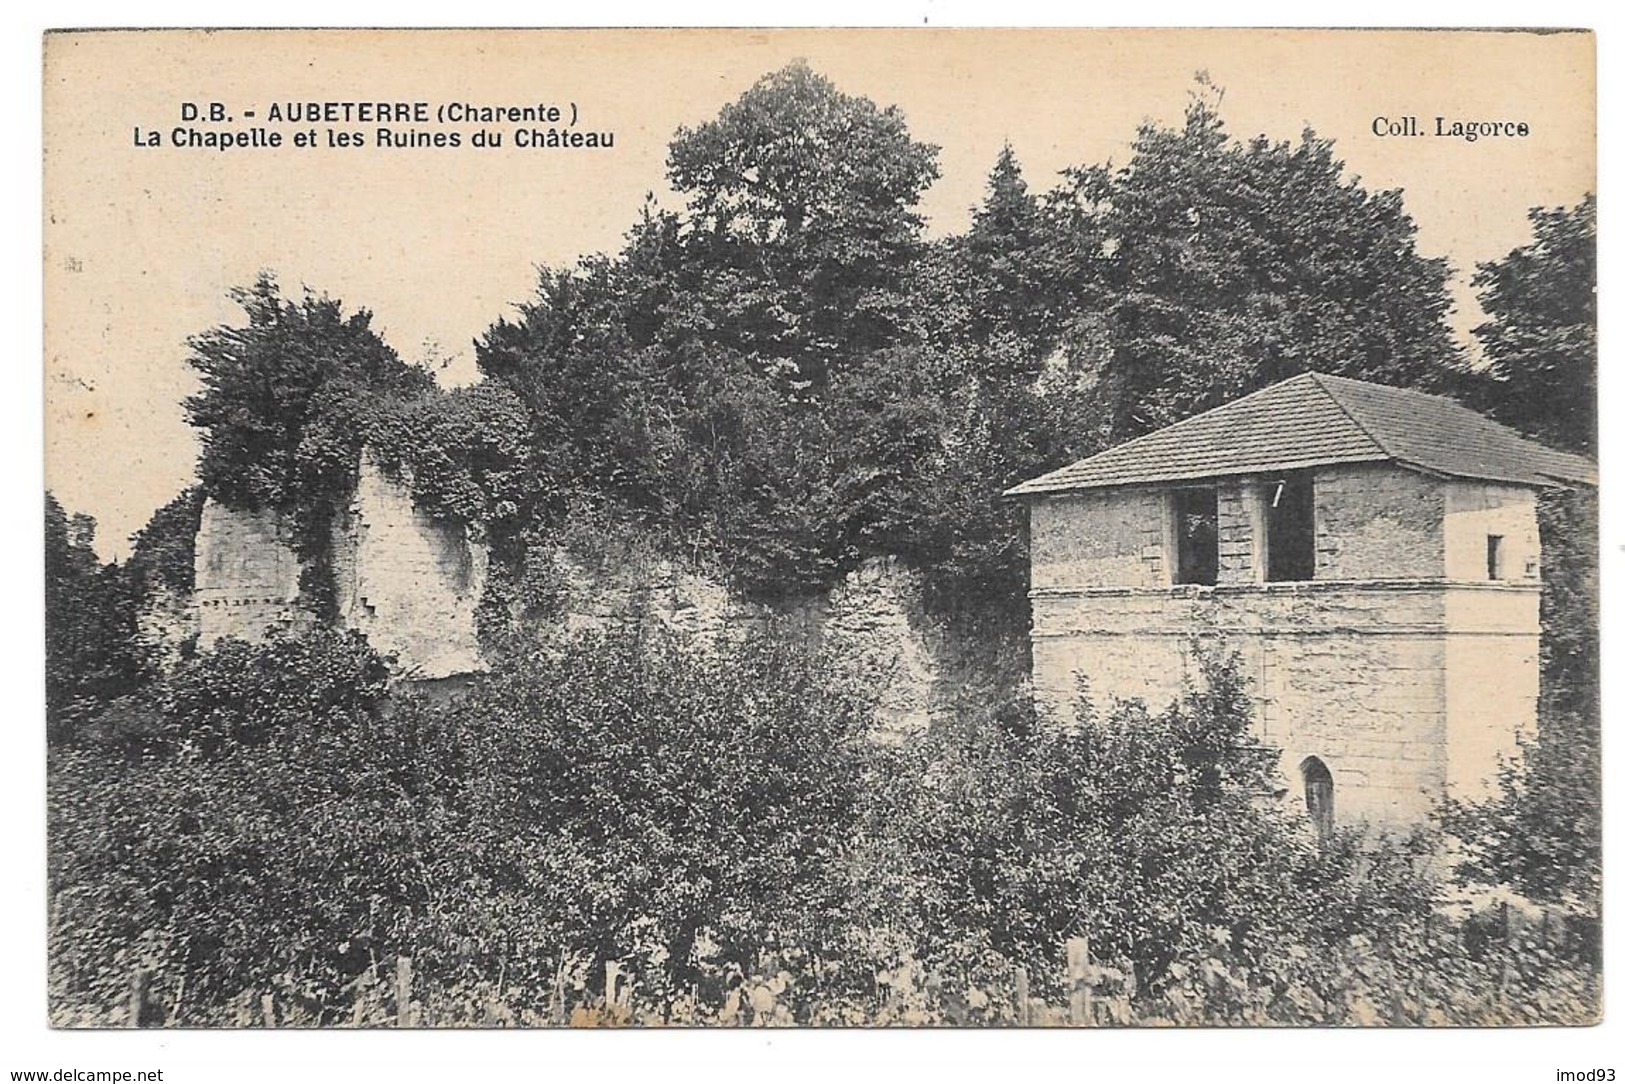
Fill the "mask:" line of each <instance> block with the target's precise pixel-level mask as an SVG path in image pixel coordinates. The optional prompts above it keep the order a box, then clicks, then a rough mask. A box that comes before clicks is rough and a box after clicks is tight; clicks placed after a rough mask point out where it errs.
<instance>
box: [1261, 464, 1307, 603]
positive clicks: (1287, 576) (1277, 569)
mask: <svg viewBox="0 0 1625 1084" xmlns="http://www.w3.org/2000/svg"><path fill="white" fill-rule="evenodd" d="M1264 534H1265V539H1264V554H1265V569H1264V579H1266V580H1267V581H1269V582H1270V583H1281V582H1292V581H1295V580H1312V579H1314V578H1315V486H1314V481H1313V479H1312V478H1311V476H1310V475H1309V473H1308V472H1307V471H1304V472H1300V473H1296V474H1289V475H1287V476H1285V477H1284V478H1277V479H1274V480H1272V481H1270V482H1267V483H1265V486H1264Z"/></svg>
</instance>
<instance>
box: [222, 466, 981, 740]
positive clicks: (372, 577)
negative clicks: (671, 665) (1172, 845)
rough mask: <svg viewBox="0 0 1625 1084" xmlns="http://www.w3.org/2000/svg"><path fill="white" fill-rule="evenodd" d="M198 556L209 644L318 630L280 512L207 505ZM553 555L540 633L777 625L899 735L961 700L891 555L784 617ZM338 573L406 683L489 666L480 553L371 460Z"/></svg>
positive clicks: (342, 528)
mask: <svg viewBox="0 0 1625 1084" xmlns="http://www.w3.org/2000/svg"><path fill="white" fill-rule="evenodd" d="M197 555H198V556H197V566H196V570H197V586H198V590H197V592H196V595H195V609H196V612H197V614H198V618H199V626H200V627H199V632H200V642H201V643H202V645H203V646H205V647H206V646H208V645H209V644H211V643H213V642H214V640H215V639H217V638H219V637H221V636H227V635H231V636H238V637H242V638H245V639H258V638H260V637H262V636H264V635H265V634H266V632H267V631H269V630H270V629H271V628H273V627H279V626H287V625H290V624H294V623H296V622H299V621H302V620H308V617H307V615H306V614H305V612H304V611H303V610H300V609H299V608H298V606H297V598H298V585H299V562H298V559H297V557H296V556H295V554H294V552H293V549H292V547H291V545H290V543H289V531H288V529H287V526H286V525H285V524H284V523H283V522H282V521H281V520H280V519H279V518H278V517H277V516H276V515H275V514H272V513H268V512H260V513H244V512H236V511H232V510H230V509H226V508H224V507H222V506H220V505H217V504H215V503H213V502H209V503H208V504H207V505H205V507H204V512H203V521H202V527H201V529H200V530H199V534H198V540H197ZM553 561H554V565H555V569H556V572H557V575H558V579H559V580H560V582H561V583H562V585H563V600H562V606H561V613H560V614H559V615H558V617H557V620H556V621H555V622H554V623H553V624H552V625H551V626H549V627H548V628H546V629H544V630H542V633H541V635H543V636H544V637H545V636H550V635H559V634H565V635H567V634H569V633H572V632H577V631H581V630H584V629H594V628H596V629H609V628H615V627H627V626H632V625H639V624H650V623H652V624H654V625H657V626H659V627H661V628H664V629H666V630H667V631H669V632H671V633H673V634H676V635H681V636H685V637H689V638H692V639H693V640H695V641H696V642H697V643H699V644H700V645H702V646H703V645H707V644H710V645H714V644H716V643H717V642H718V641H719V640H721V639H722V638H725V637H730V636H737V635H740V634H743V633H745V632H747V631H750V630H753V629H760V628H762V627H764V626H766V625H767V624H768V623H770V622H771V623H772V624H773V625H774V626H775V627H776V628H777V629H778V630H780V631H781V632H788V633H790V634H793V635H794V634H799V635H803V636H805V637H806V638H807V640H808V642H809V643H812V644H817V645H822V646H823V647H825V648H827V649H828V650H829V652H830V653H831V655H832V657H833V658H835V659H836V660H837V661H838V662H839V664H840V665H842V666H845V667H847V668H849V669H850V671H851V674H852V677H853V679H854V680H856V681H861V682H864V683H865V684H867V685H869V686H871V687H872V688H874V689H875V690H876V691H877V693H878V695H879V709H878V710H879V715H880V719H881V722H882V724H883V725H884V726H885V727H886V728H887V729H888V730H889V731H892V732H899V733H900V732H906V731H913V730H919V729H921V728H923V727H925V726H927V725H928V724H929V723H930V721H931V720H932V719H933V718H936V717H938V716H939V715H940V714H941V713H942V712H943V711H944V710H946V708H947V706H948V705H949V704H950V703H951V701H952V699H953V697H954V696H955V695H957V689H958V683H959V681H960V678H961V671H962V670H963V669H964V666H963V665H962V664H963V659H961V658H960V657H959V656H958V654H956V651H955V648H954V646H953V645H952V644H951V643H950V642H949V640H948V638H947V636H946V635H945V633H944V631H943V629H942V628H941V627H940V626H939V625H938V623H936V622H935V621H934V620H933V619H931V618H930V617H929V616H928V615H926V614H925V613H923V611H922V610H921V609H920V606H919V604H918V600H919V598H920V589H919V583H918V576H917V575H916V574H914V573H912V572H910V571H909V570H908V569H906V568H905V567H904V566H903V565H902V564H901V563H900V562H897V561H893V560H879V559H877V560H872V561H869V562H867V563H865V564H864V565H863V566H862V567H861V568H859V569H857V570H856V571H854V572H853V573H851V574H850V575H849V576H847V577H846V578H845V579H844V580H843V581H842V582H841V583H840V584H838V585H837V586H836V588H835V589H834V590H833V591H832V592H831V593H830V594H829V595H828V596H826V597H820V598H813V599H808V600H806V601H804V602H802V603H800V604H798V605H794V606H791V607H788V608H785V609H781V610H775V611H770V610H768V609H766V608H765V607H762V606H757V605H753V604H750V603H747V602H745V601H743V600H741V599H739V598H737V597H736V596H734V595H732V594H731V593H730V592H729V591H728V590H727V589H726V588H725V587H724V586H723V585H722V584H721V583H719V582H717V581H716V580H714V579H711V578H708V577H706V576H704V575H701V574H699V573H697V572H695V571H693V570H691V569H687V568H683V567H680V566H679V565H678V564H677V563H675V562H672V561H670V560H669V559H665V558H662V557H659V556H657V555H655V554H653V553H648V552H638V551H637V547H636V546H634V547H632V550H631V551H629V552H626V553H617V554H615V555H614V556H613V557H610V558H609V559H606V560H599V561H586V560H582V559H580V558H578V557H577V556H575V555H573V554H571V553H569V552H566V551H564V550H559V551H556V552H555V553H554V555H553ZM333 571H334V577H335V580H336V584H337V588H338V592H337V594H338V611H339V624H340V625H341V626H343V627H346V628H352V629H357V630H359V631H361V632H362V633H364V634H365V635H366V636H367V639H368V641H369V642H370V643H371V644H372V645H373V647H374V648H376V649H377V650H379V651H381V652H384V653H387V654H393V655H394V656H395V657H396V665H397V669H398V672H399V673H400V674H401V675H402V676H404V677H408V678H413V679H441V678H448V677H452V676H455V675H460V674H469V673H473V672H477V671H480V670H483V669H485V666H486V663H485V661H484V660H483V658H482V657H481V654H480V649H479V643H478V637H477V633H476V623H475V610H476V608H477V607H478V605H479V602H480V598H481V595H482V592H483V590H484V583H485V577H486V572H487V554H486V551H485V548H484V547H483V546H481V545H479V544H478V543H476V542H474V541H472V540H471V539H470V538H469V537H468V535H467V533H466V532H465V531H463V530H462V529H461V528H460V527H457V526H455V525H452V524H447V523H444V522H440V521H437V520H435V519H433V518H431V517H429V516H426V515H425V514H423V513H422V512H420V511H418V510H417V509H415V508H414V507H413V506H412V503H411V496H410V493H409V491H408V489H407V488H406V487H405V486H403V485H401V484H400V483H398V482H396V481H394V480H392V479H390V478H389V477H387V476H386V475H385V474H384V473H383V472H382V471H381V470H380V469H379V468H378V467H377V465H376V464H374V463H373V462H372V461H371V460H370V459H364V460H363V462H362V464H361V469H360V472H359V475H358V480H357V484H356V490H355V494H354V497H353V499H352V500H351V502H350V504H349V505H348V506H347V507H346V508H345V509H343V510H341V513H340V515H339V516H338V517H337V519H336V522H335V526H334V536H333Z"/></svg>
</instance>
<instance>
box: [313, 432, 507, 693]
mask: <svg viewBox="0 0 1625 1084" xmlns="http://www.w3.org/2000/svg"><path fill="white" fill-rule="evenodd" d="M486 564H487V555H486V550H485V547H484V546H482V545H480V544H479V543H477V542H474V541H473V540H471V539H470V537H469V535H468V532H467V531H466V530H465V529H464V528H463V527H462V526H461V525H460V524H456V523H449V522H446V521H442V520H437V519H434V518H433V517H431V516H428V515H426V514H425V513H423V512H421V511H419V510H418V509H416V508H414V507H413V506H412V496H411V493H410V492H409V490H408V489H407V488H406V487H405V486H404V485H402V484H400V483H398V482H396V481H393V480H391V479H390V478H388V477H387V476H386V475H385V474H384V472H383V471H382V470H381V469H380V468H379V467H378V465H377V464H376V463H375V462H373V460H372V459H371V457H370V456H365V455H364V456H362V459H361V466H360V470H359V471H358V473H357V478H356V487H355V494H354V497H353V498H352V500H351V502H350V505H349V507H348V508H347V509H346V510H345V512H344V514H342V515H340V516H339V517H338V518H337V521H336V522H335V524H334V533H333V565H334V576H335V579H336V580H337V584H338V608H339V622H340V624H342V625H343V626H344V627H346V628H351V629H356V630H358V631H360V632H362V633H363V634H365V635H366V637H367V641H368V642H369V643H371V644H372V646H373V647H374V648H375V649H376V650H378V651H380V652H383V653H385V654H392V655H394V656H396V659H397V662H398V663H399V665H400V666H401V669H402V671H403V673H405V674H407V675H410V676H412V677H418V678H443V677H450V676H451V675H454V674H466V673H472V672H475V671H478V670H483V669H484V668H485V663H484V661H483V660H482V659H481V658H480V649H479V638H478V635H477V632H476V625H475V620H474V611H475V609H476V608H477V607H478V606H479V602H480V596H481V593H482V592H483V591H484V588H485V573H486Z"/></svg>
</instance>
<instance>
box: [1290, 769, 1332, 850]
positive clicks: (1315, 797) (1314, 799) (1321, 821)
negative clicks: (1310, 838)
mask: <svg viewBox="0 0 1625 1084" xmlns="http://www.w3.org/2000/svg"><path fill="white" fill-rule="evenodd" d="M1298 770H1299V771H1300V772H1302V773H1303V801H1304V804H1305V805H1306V806H1308V808H1309V819H1310V820H1311V821H1313V822H1314V825H1315V832H1316V833H1318V834H1319V836H1320V838H1321V839H1323V840H1324V839H1326V838H1327V837H1328V836H1330V835H1331V834H1332V828H1333V826H1334V825H1335V824H1336V818H1335V815H1334V813H1333V811H1332V773H1331V769H1329V768H1327V767H1326V765H1325V763H1324V762H1323V761H1322V760H1321V759H1320V758H1319V757H1310V758H1308V759H1307V760H1305V761H1304V762H1303V763H1302V764H1300V765H1298Z"/></svg>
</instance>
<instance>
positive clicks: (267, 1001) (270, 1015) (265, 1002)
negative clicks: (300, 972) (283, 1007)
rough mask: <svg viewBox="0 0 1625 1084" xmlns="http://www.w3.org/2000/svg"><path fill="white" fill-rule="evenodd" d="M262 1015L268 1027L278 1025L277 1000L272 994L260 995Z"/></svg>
mask: <svg viewBox="0 0 1625 1084" xmlns="http://www.w3.org/2000/svg"><path fill="white" fill-rule="evenodd" d="M260 1016H261V1017H262V1018H264V1020H265V1026H266V1027H268V1028H274V1027H276V1002H275V1001H273V1000H272V999H271V995H270V994H261V995H260Z"/></svg>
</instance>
